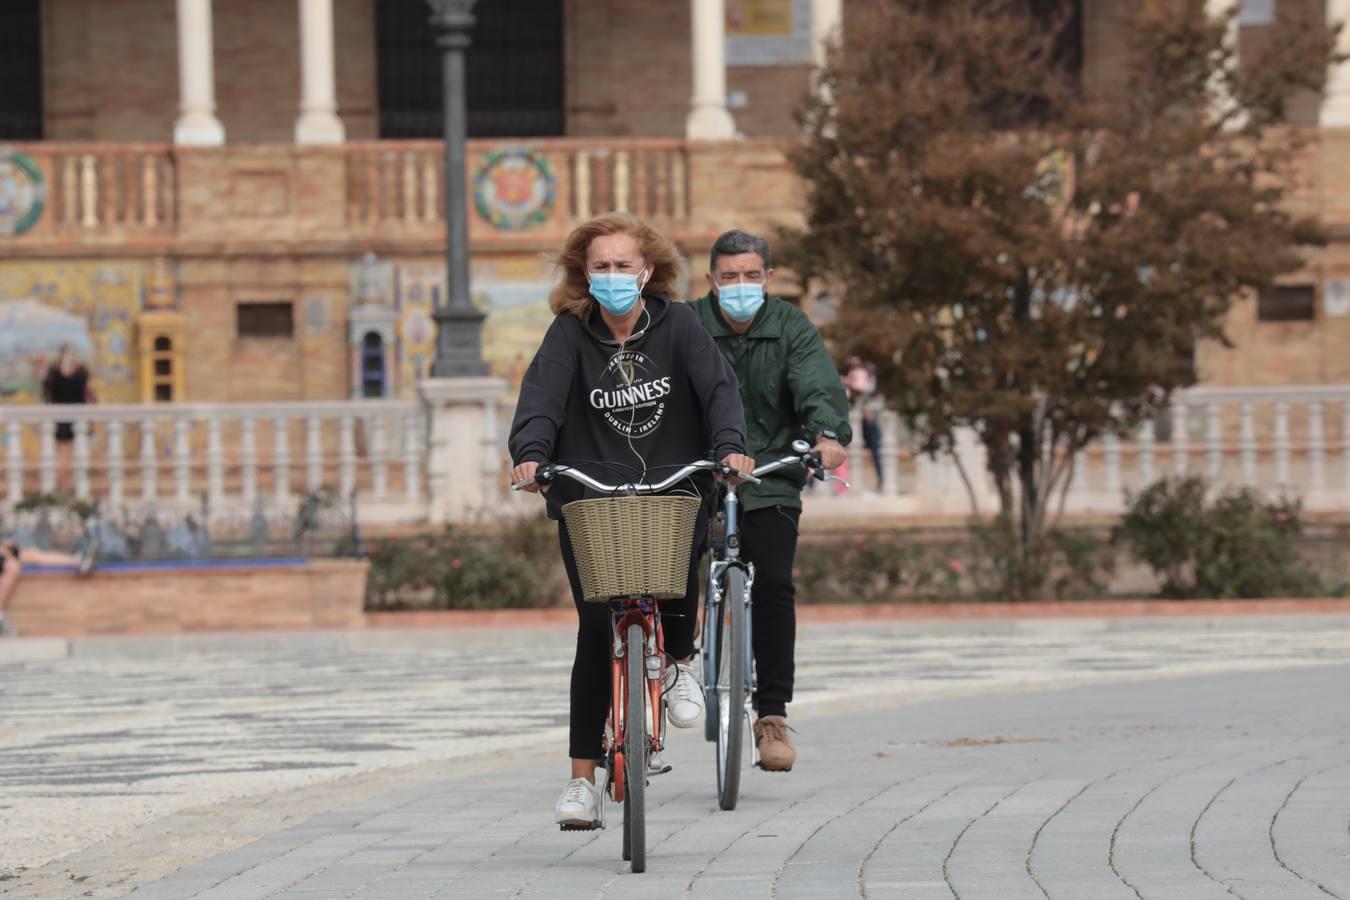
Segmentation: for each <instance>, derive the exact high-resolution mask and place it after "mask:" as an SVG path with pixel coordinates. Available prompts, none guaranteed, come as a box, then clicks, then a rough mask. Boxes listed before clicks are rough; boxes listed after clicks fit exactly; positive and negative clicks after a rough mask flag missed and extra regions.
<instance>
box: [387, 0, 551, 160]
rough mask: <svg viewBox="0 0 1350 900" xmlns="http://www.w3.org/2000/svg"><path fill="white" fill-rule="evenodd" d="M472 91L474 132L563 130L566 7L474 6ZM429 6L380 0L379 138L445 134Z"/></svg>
mask: <svg viewBox="0 0 1350 900" xmlns="http://www.w3.org/2000/svg"><path fill="white" fill-rule="evenodd" d="M473 14H474V19H475V22H474V26H473V31H472V34H471V35H470V36H471V38H472V43H471V44H470V45H469V54H468V59H467V60H466V65H467V68H468V75H467V81H468V83H467V85H466V91H465V93H466V94H467V100H468V107H469V121H468V131H469V137H555V136H558V135H561V134H562V133H563V128H564V125H565V122H564V115H563V4H561V3H559V2H558V0H493V2H492V3H479V4H477V5H476V6H475V7H474V11H473ZM430 18H431V17H430V15H429V14H428V7H427V5H426V4H425V3H421V2H410V0H377V2H376V4H375V46H376V51H375V52H376V69H377V74H376V84H377V93H378V96H379V108H380V137H382V138H439V137H441V136H442V135H443V134H444V133H445V132H444V125H443V124H442V117H443V112H442V99H441V98H442V82H443V77H442V74H441V49H440V48H439V47H437V46H436V30H435V28H434V27H433V26H432V25H431V22H430Z"/></svg>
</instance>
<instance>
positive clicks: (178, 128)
mask: <svg viewBox="0 0 1350 900" xmlns="http://www.w3.org/2000/svg"><path fill="white" fill-rule="evenodd" d="M178 92H179V97H180V100H179V107H178V110H179V111H178V121H177V123H175V124H174V127H173V142H174V143H175V144H197V145H207V146H216V145H220V144H223V143H225V128H224V126H222V125H221V124H220V120H219V119H217V118H216V75H215V61H214V56H213V52H212V44H211V0H178Z"/></svg>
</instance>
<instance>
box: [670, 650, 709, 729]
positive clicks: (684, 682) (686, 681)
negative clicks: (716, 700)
mask: <svg viewBox="0 0 1350 900" xmlns="http://www.w3.org/2000/svg"><path fill="white" fill-rule="evenodd" d="M661 690H662V692H663V693H664V694H665V698H666V716H667V718H669V719H670V724H672V725H674V726H675V727H676V728H692V727H694V726H695V725H697V724H698V720H699V719H701V718H703V686H702V685H701V684H699V683H698V676H697V675H695V674H694V667H693V666H686V665H685V664H684V663H674V664H673V665H669V666H666V672H665V676H664V677H663V678H662V679H661Z"/></svg>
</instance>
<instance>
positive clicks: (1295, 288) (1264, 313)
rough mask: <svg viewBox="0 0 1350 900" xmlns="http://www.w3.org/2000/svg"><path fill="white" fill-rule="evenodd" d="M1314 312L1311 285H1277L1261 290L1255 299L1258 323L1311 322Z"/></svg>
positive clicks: (1315, 304) (1313, 294)
mask: <svg viewBox="0 0 1350 900" xmlns="http://www.w3.org/2000/svg"><path fill="white" fill-rule="evenodd" d="M1316 310H1317V297H1316V292H1315V291H1314V290H1313V286H1312V285H1311V284H1277V285H1275V286H1273V287H1268V288H1264V289H1262V291H1261V293H1260V295H1258V296H1257V298H1256V319H1257V321H1258V322H1311V321H1312V320H1313V318H1314V317H1315V315H1316Z"/></svg>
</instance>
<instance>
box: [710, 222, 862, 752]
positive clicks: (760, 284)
mask: <svg viewBox="0 0 1350 900" xmlns="http://www.w3.org/2000/svg"><path fill="white" fill-rule="evenodd" d="M772 277H773V259H772V256H771V254H770V250H769V242H768V241H766V240H764V238H761V237H756V236H754V235H751V234H747V233H745V232H744V231H728V232H726V233H725V234H723V235H722V236H721V237H719V238H718V239H717V242H716V243H714V244H713V248H712V253H711V260H710V265H709V272H708V284H709V287H710V290H709V292H708V294H707V295H706V296H704V297H702V298H700V299H698V300H695V301H694V302H693V303H692V304H691V305H692V306H693V308H694V310H695V312H697V313H698V316H699V318H700V320H702V322H703V325H704V327H706V328H707V329H708V331H709V333H710V334H712V336H713V339H714V340H715V342H716V344H717V347H718V349H719V350H720V351H721V352H722V355H723V356H724V357H725V358H726V359H727V361H728V362H729V363H730V364H731V366H732V368H734V369H735V371H736V378H737V380H738V382H739V389H740V394H741V400H742V402H743V403H744V404H745V419H746V427H747V444H748V452H749V454H750V455H751V456H752V457H755V458H757V459H777V458H779V457H782V456H784V455H786V454H790V453H791V452H792V449H791V448H792V442H793V441H794V440H797V439H800V438H805V439H806V440H807V441H808V442H809V443H813V444H814V449H815V450H816V451H817V452H818V453H819V454H820V459H821V462H822V463H823V464H824V466H825V468H827V469H834V468H837V467H838V466H840V465H842V464H843V463H844V461H845V460H846V459H847V454H846V451H845V450H844V447H845V445H847V444H848V443H849V441H850V440H851V439H852V431H851V429H850V428H849V422H848V402H847V400H846V398H845V396H844V389H843V386H842V384H841V382H840V380H839V373H838V372H837V371H836V370H835V366H834V362H833V360H831V358H830V354H829V351H828V350H826V349H825V343H824V341H822V340H821V337H820V332H819V331H817V330H816V327H815V326H814V325H812V324H811V321H810V319H808V318H807V317H806V315H805V314H804V313H803V312H802V311H801V310H799V309H798V308H797V307H795V306H793V305H792V304H790V303H788V302H786V301H784V300H781V299H779V298H776V297H769V296H767V295H766V293H765V290H766V288H767V287H768V284H769V281H770V279H771V278H772ZM804 485H805V473H804V472H802V471H801V470H800V469H796V468H785V469H782V470H780V471H778V472H775V473H773V474H772V475H769V476H767V477H765V478H764V479H763V483H762V484H752V485H746V486H744V487H742V488H741V489H740V497H741V509H742V515H741V527H742V530H741V558H742V559H745V560H748V561H749V562H750V563H752V564H753V565H754V567H755V581H754V587H753V589H752V591H751V603H752V609H753V620H752V623H751V634H752V637H753V643H754V646H753V648H752V649H753V652H754V657H755V670H756V672H757V673H758V682H757V687H756V690H755V697H754V705H755V712H756V715H757V719H756V721H755V746H756V747H757V748H758V749H759V758H760V765H761V766H762V767H763V768H764V769H766V770H769V771H787V770H788V769H790V768H792V764H793V762H795V761H796V758H797V751H796V749H795V748H794V747H793V745H792V739H791V737H790V736H789V734H788V728H787V722H786V721H785V720H786V717H787V704H788V703H789V702H791V700H792V683H793V671H794V661H793V653H794V648H795V644H796V639H797V619H796V612H795V609H794V600H795V587H794V585H793V582H792V568H793V558H794V557H795V555H796V552H797V524H798V520H799V519H800V517H801V509H802V500H801V492H802V487H803V486H804Z"/></svg>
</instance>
